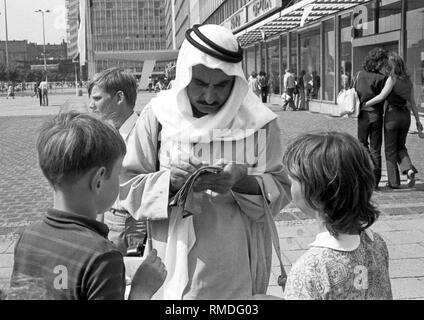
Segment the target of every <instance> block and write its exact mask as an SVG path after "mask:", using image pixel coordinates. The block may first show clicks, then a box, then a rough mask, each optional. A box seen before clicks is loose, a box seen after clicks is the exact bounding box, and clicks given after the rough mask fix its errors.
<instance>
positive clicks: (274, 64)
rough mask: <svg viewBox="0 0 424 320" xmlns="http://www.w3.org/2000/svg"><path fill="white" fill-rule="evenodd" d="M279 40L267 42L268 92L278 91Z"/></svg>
mask: <svg viewBox="0 0 424 320" xmlns="http://www.w3.org/2000/svg"><path fill="white" fill-rule="evenodd" d="M279 47H280V45H279V40H278V39H276V40H273V41H271V42H269V43H268V72H267V73H268V77H269V82H270V86H271V88H270V92H271V93H275V94H279V93H280V73H279V69H280V65H279V61H280V49H279Z"/></svg>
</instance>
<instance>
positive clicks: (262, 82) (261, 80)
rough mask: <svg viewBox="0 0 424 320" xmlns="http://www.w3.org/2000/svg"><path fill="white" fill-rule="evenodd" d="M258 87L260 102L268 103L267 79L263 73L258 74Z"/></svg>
mask: <svg viewBox="0 0 424 320" xmlns="http://www.w3.org/2000/svg"><path fill="white" fill-rule="evenodd" d="M258 85H259V89H260V92H261V98H262V102H263V103H266V102H268V89H269V86H268V79H267V77H266V73H265V72H264V71H260V72H259V77H258Z"/></svg>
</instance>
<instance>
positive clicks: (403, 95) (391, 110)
mask: <svg viewBox="0 0 424 320" xmlns="http://www.w3.org/2000/svg"><path fill="white" fill-rule="evenodd" d="M388 62H389V65H388V67H389V72H390V76H389V78H388V79H387V81H386V83H385V86H384V88H383V90H382V91H381V93H380V94H379V95H378V96H376V97H375V98H373V99H371V100H369V101H367V102H366V103H365V105H364V107H365V108H367V107H371V106H374V105H375V104H378V103H382V102H383V101H384V100H385V99H386V101H387V108H386V112H385V115H384V151H385V155H386V165H387V177H388V180H389V181H388V183H387V186H388V187H389V188H392V189H398V188H400V175H399V168H400V172H401V173H402V174H404V175H406V176H407V186H408V187H409V188H412V187H413V186H414V185H415V174H416V173H417V172H418V171H417V169H416V168H415V167H414V165H413V164H412V162H411V158H410V157H409V154H408V150H407V148H406V138H407V135H408V131H409V127H410V126H411V113H410V110H412V113H413V114H414V117H415V121H416V124H417V128H418V131H422V130H423V125H422V123H421V121H420V117H419V114H418V109H417V106H416V104H415V96H414V88H413V83H412V81H411V78H410V77H409V75H408V73H407V71H406V67H405V62H404V61H403V59H402V57H400V56H399V55H398V54H396V53H390V55H389V61H388ZM398 166H399V167H398Z"/></svg>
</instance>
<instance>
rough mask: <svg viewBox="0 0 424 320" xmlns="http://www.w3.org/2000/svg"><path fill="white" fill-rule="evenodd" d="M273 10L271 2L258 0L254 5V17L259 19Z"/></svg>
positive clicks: (269, 0)
mask: <svg viewBox="0 0 424 320" xmlns="http://www.w3.org/2000/svg"><path fill="white" fill-rule="evenodd" d="M271 8H272V3H271V0H258V1H256V2H255V3H254V4H253V5H252V12H253V16H254V17H255V18H257V17H258V16H259V15H261V14H263V13H265V12H267V11H268V10H269V9H271Z"/></svg>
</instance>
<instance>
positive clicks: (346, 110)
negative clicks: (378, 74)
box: [337, 72, 360, 117]
mask: <svg viewBox="0 0 424 320" xmlns="http://www.w3.org/2000/svg"><path fill="white" fill-rule="evenodd" d="M358 76H359V72H358V74H357V75H356V78H355V81H354V82H353V84H352V86H351V87H350V89H347V90H342V91H340V92H339V94H338V96H337V104H338V105H339V106H340V109H341V110H340V117H343V116H344V115H353V114H356V115H358V114H359V108H360V99H359V96H358V93H357V92H356V90H355V85H356V82H357V80H358Z"/></svg>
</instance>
